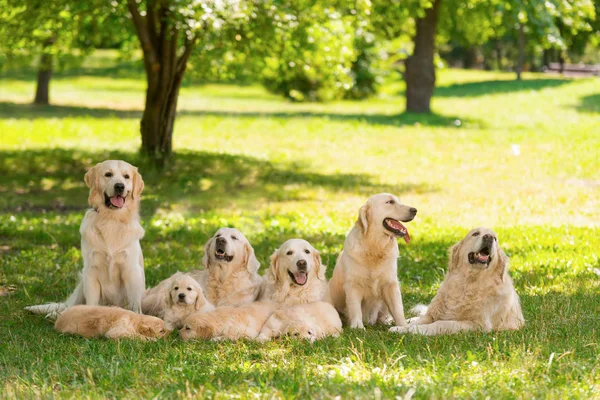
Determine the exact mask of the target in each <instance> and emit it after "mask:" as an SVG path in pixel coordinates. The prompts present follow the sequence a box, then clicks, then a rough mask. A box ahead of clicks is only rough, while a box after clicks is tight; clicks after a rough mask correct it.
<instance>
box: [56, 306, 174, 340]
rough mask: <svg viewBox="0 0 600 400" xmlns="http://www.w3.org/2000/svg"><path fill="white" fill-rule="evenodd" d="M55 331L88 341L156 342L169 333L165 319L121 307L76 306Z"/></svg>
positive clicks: (69, 311)
mask: <svg viewBox="0 0 600 400" xmlns="http://www.w3.org/2000/svg"><path fill="white" fill-rule="evenodd" d="M54 328H55V329H56V330H57V331H59V332H62V333H71V334H74V335H81V336H84V337H86V338H97V337H106V338H109V339H119V338H132V339H141V340H156V339H157V338H161V337H163V336H165V335H166V334H167V333H168V331H167V329H166V327H165V323H164V321H163V320H161V319H160V318H157V317H153V316H150V315H141V314H136V313H134V312H132V311H129V310H124V309H122V308H119V307H103V306H82V305H79V306H74V307H70V308H69V309H67V310H66V311H64V312H63V313H62V314H60V315H59V316H58V318H57V320H56V323H55V324H54Z"/></svg>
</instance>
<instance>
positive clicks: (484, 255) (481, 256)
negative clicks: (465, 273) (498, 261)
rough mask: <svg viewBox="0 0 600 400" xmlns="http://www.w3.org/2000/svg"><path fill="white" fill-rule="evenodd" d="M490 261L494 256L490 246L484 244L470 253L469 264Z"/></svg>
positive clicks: (487, 263) (488, 262) (488, 263)
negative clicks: (476, 250)
mask: <svg viewBox="0 0 600 400" xmlns="http://www.w3.org/2000/svg"><path fill="white" fill-rule="evenodd" d="M490 262H492V256H491V255H490V248H489V246H483V247H482V248H481V249H480V250H479V251H478V252H473V251H472V252H470V253H469V264H485V265H490Z"/></svg>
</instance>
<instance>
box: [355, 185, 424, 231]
mask: <svg viewBox="0 0 600 400" xmlns="http://www.w3.org/2000/svg"><path fill="white" fill-rule="evenodd" d="M415 215H417V209H416V208H414V207H411V206H407V205H404V204H402V203H400V200H399V199H398V197H396V196H394V195H393V194H389V193H379V194H376V195H374V196H372V197H371V198H370V199H369V200H367V202H366V203H365V205H363V206H362V207H361V208H360V211H359V213H358V220H357V221H356V224H357V225H358V226H359V227H360V230H361V232H362V234H363V235H368V234H369V233H370V232H373V233H375V234H377V233H383V234H385V235H388V236H392V237H401V238H404V241H405V242H406V243H409V242H410V235H409V233H408V229H406V227H405V226H404V225H403V224H402V223H401V222H400V221H402V222H409V221H412V220H413V219H414V218H415Z"/></svg>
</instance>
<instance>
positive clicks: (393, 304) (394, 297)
mask: <svg viewBox="0 0 600 400" xmlns="http://www.w3.org/2000/svg"><path fill="white" fill-rule="evenodd" d="M382 289H383V290H382V294H383V300H384V301H385V304H386V305H387V308H388V310H389V311H390V313H391V314H392V317H394V321H396V326H405V325H406V319H405V318H404V306H403V305H402V295H401V294H400V286H399V284H398V283H397V282H391V283H388V284H387V285H385V286H384V287H383V288H382Z"/></svg>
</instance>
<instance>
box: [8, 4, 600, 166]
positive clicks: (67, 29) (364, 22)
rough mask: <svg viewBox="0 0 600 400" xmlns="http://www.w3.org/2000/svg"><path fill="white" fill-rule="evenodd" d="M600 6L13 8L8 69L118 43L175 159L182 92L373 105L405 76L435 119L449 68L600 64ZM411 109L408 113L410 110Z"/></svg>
mask: <svg viewBox="0 0 600 400" xmlns="http://www.w3.org/2000/svg"><path fill="white" fill-rule="evenodd" d="M598 13H600V0H527V1H517V0H333V1H323V0H212V1H211V0H203V1H198V0H127V1H125V0H124V1H111V2H107V1H99V0H89V1H85V2H71V1H67V0H0V37H1V38H2V40H1V41H0V68H1V70H2V71H7V70H9V69H13V70H14V69H18V68H20V67H21V66H24V65H35V66H36V67H37V89H36V93H35V96H34V102H35V103H37V104H48V103H49V99H50V89H49V87H50V78H51V76H52V71H53V70H54V69H57V68H58V69H64V68H66V67H68V66H70V65H76V64H77V63H79V62H81V60H82V59H83V58H84V57H85V56H86V55H87V54H89V52H90V51H93V50H94V49H97V48H118V49H120V50H121V52H122V54H124V55H127V56H129V57H133V58H134V59H136V60H139V62H140V63H142V64H143V66H144V70H145V73H146V79H147V91H146V102H145V110H144V113H143V116H142V120H141V124H140V132H141V136H142V151H143V152H144V153H146V154H148V155H149V156H151V157H153V158H155V159H156V160H157V163H159V164H160V163H161V162H162V161H161V160H164V159H166V158H168V156H169V155H170V153H171V151H172V145H171V143H172V135H173V127H174V123H175V115H176V109H177V98H178V94H179V88H180V87H181V84H182V82H184V81H185V80H188V81H194V82H209V81H210V82H232V81H234V82H238V83H259V84H262V85H264V87H265V88H267V89H268V90H269V91H271V92H273V93H277V94H280V95H281V96H284V97H286V98H288V99H290V100H291V101H331V100H337V99H342V98H347V99H354V100H360V99H364V98H366V97H369V96H374V95H377V93H378V91H379V89H380V88H381V86H382V85H384V84H385V83H386V82H390V81H394V80H398V79H403V80H404V81H405V84H406V89H405V95H406V111H408V112H431V106H430V104H431V97H432V96H433V93H434V90H435V75H436V74H435V71H436V69H437V68H444V67H462V68H478V69H498V70H510V71H514V72H515V74H516V75H515V76H516V78H517V79H522V72H523V71H540V70H543V69H544V68H545V67H547V66H549V65H550V64H551V63H560V64H561V65H564V64H565V63H578V62H587V63H600V50H599V47H600V22H599V20H598V19H597V18H596V16H597V14H598ZM399 111H400V110H399Z"/></svg>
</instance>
